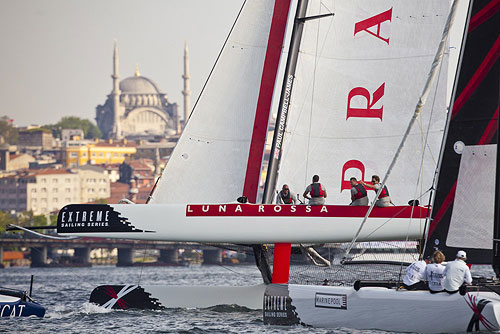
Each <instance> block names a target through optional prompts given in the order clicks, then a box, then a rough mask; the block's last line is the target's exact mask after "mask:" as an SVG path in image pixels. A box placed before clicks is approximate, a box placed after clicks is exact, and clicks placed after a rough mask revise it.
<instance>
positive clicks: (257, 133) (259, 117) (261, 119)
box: [243, 0, 291, 203]
mask: <svg viewBox="0 0 500 334" xmlns="http://www.w3.org/2000/svg"><path fill="white" fill-rule="evenodd" d="M290 1H291V0H276V2H275V4H274V12H273V19H272V22H271V29H270V31H269V39H268V42H267V51H266V58H265V59H264V68H263V71H262V79H261V82H260V91H259V98H258V100H257V111H256V113H255V120H254V125H253V133H252V141H251V143H250V151H249V154H248V162H247V171H246V175H245V184H244V186H243V196H246V197H247V198H248V200H249V201H250V202H252V203H255V202H256V201H257V191H258V189H259V180H260V167H261V164H262V157H263V153H264V145H265V142H266V134H267V123H268V122H269V113H270V111H271V101H272V98H273V91H274V82H275V81H276V75H277V72H278V65H279V61H280V56H281V48H282V47H283V39H284V36H285V29H286V22H287V18H288V11H289V9H290Z"/></svg>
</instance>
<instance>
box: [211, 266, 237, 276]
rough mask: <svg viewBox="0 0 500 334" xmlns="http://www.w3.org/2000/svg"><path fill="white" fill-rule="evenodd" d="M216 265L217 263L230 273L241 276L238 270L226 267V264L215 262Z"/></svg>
mask: <svg viewBox="0 0 500 334" xmlns="http://www.w3.org/2000/svg"><path fill="white" fill-rule="evenodd" d="M217 265H218V266H219V267H222V268H224V269H226V270H229V271H230V272H232V273H235V274H238V275H240V276H243V274H242V273H240V272H238V271H236V270H232V269H229V268H228V267H226V266H224V265H222V264H217Z"/></svg>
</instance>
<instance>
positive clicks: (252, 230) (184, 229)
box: [57, 204, 428, 244]
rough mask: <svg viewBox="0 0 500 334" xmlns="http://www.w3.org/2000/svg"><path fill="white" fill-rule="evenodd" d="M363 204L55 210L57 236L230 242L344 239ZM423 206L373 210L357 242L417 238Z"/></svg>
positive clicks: (96, 206)
mask: <svg viewBox="0 0 500 334" xmlns="http://www.w3.org/2000/svg"><path fill="white" fill-rule="evenodd" d="M367 210H368V207H353V206H345V205H321V206H308V205H297V206H296V205H257V204H203V205H202V204H187V205H183V204H148V205H147V206H146V205H129V204H121V205H120V204H118V205H106V204H88V205H86V204H82V205H77V204H72V205H68V206H65V207H64V208H63V209H62V210H61V211H60V213H59V217H58V222H57V232H58V233H59V234H62V235H80V236H90V237H106V238H127V239H136V240H165V241H177V242H212V243H217V242H221V243H222V242H230V243H249V244H250V243H324V242H349V241H351V240H352V237H353V235H355V233H356V231H357V230H358V228H359V226H360V224H361V222H362V221H363V218H364V216H365V214H366V212H367ZM427 213H428V209H427V208H424V207H410V206H393V207H388V208H374V209H373V211H372V213H371V215H370V217H369V218H368V220H367V222H366V224H365V227H364V228H363V230H362V232H361V234H360V237H359V238H358V241H374V240H398V239H401V236H408V238H409V239H412V238H413V239H415V238H419V237H421V236H422V234H423V232H424V226H425V217H426V215H427Z"/></svg>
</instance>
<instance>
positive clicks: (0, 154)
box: [0, 147, 35, 172]
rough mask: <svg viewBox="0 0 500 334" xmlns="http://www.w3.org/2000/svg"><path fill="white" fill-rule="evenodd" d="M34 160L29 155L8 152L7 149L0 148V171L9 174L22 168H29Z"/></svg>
mask: <svg viewBox="0 0 500 334" xmlns="http://www.w3.org/2000/svg"><path fill="white" fill-rule="evenodd" d="M33 162H35V158H34V157H33V156H31V155H29V154H24V153H18V152H10V149H9V148H8V147H2V148H0V170H2V171H6V172H10V171H15V170H18V169H22V168H29V166H30V163H33Z"/></svg>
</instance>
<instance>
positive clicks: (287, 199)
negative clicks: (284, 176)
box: [276, 184, 297, 205]
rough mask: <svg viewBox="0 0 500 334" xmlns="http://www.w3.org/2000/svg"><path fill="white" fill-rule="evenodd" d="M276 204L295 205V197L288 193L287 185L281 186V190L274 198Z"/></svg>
mask: <svg viewBox="0 0 500 334" xmlns="http://www.w3.org/2000/svg"><path fill="white" fill-rule="evenodd" d="M276 204H293V205H295V204H297V196H295V194H293V193H291V192H290V188H289V187H288V185H287V184H284V185H283V188H282V189H281V191H280V192H279V193H278V195H277V196H276Z"/></svg>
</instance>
